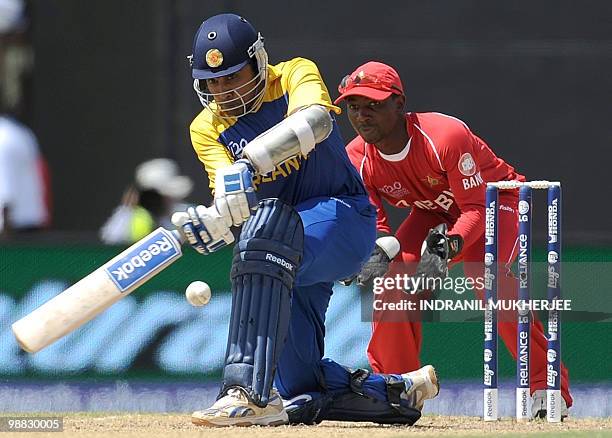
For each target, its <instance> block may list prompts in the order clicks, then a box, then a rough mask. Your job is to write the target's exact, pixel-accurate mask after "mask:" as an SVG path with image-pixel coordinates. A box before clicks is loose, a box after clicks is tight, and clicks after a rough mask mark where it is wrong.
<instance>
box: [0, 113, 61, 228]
mask: <svg viewBox="0 0 612 438" xmlns="http://www.w3.org/2000/svg"><path fill="white" fill-rule="evenodd" d="M46 175H48V174H47V172H46V165H45V163H44V160H43V158H42V156H41V155H40V152H39V150H38V142H37V141H36V137H35V136H34V134H33V133H32V131H30V130H29V129H28V128H27V127H26V126H24V125H22V124H21V123H19V122H18V121H17V120H16V119H14V118H12V117H10V116H8V115H0V235H3V236H6V235H8V234H10V233H11V232H23V231H30V230H36V229H40V228H43V227H45V226H46V225H48V221H49V208H48V205H47V202H46V200H45V199H48V196H46V194H47V193H48V190H47V189H48V178H47V177H46Z"/></svg>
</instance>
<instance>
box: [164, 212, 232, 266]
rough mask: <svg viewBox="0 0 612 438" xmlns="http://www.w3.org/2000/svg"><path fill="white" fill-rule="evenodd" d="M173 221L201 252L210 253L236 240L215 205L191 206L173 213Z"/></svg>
mask: <svg viewBox="0 0 612 438" xmlns="http://www.w3.org/2000/svg"><path fill="white" fill-rule="evenodd" d="M172 223H173V224H174V226H175V227H176V228H177V229H178V230H179V232H180V233H181V234H182V235H183V236H184V237H185V240H186V241H187V242H188V243H189V244H190V245H191V246H192V248H193V249H195V250H196V251H197V252H199V253H200V254H210V253H211V252H215V251H218V250H219V249H221V248H223V247H224V246H227V245H229V244H231V243H233V242H234V240H235V239H234V235H233V234H232V232H231V230H230V227H229V226H228V225H227V223H226V221H225V219H224V218H223V217H222V216H221V215H220V214H219V212H218V211H217V209H216V208H215V207H214V206H213V207H204V206H203V205H198V206H197V207H189V208H187V211H186V212H177V213H174V214H173V215H172Z"/></svg>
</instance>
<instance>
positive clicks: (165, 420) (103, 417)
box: [0, 413, 612, 438]
mask: <svg viewBox="0 0 612 438" xmlns="http://www.w3.org/2000/svg"><path fill="white" fill-rule="evenodd" d="M25 435H26V434H24V433H1V434H0V438H5V437H7V438H8V437H10V436H15V437H19V438H23V437H24V436H25ZM28 435H29V434H28ZM34 436H36V437H42V436H50V437H54V438H59V437H62V438H63V437H72V436H78V437H83V438H85V437H92V438H94V437H95V438H98V437H99V438H102V437H107V436H122V437H134V438H151V437H152V436H164V437H166V436H168V437H172V436H176V437H179V436H180V437H206V438H238V437H240V438H259V437H261V438H263V437H266V438H267V437H273V438H275V437H292V438H297V437H300V438H301V437H305V438H319V437H321V438H343V437H350V438H380V437H411V436H419V437H420V436H424V437H431V436H436V437H437V436H441V437H445V436H453V437H455V438H457V437H463V436H465V437H495V436H504V437H523V436H526V437H534V436H538V437H539V436H542V437H557V436H561V437H572V436H578V437H585V438H586V437H588V438H596V437H612V418H603V419H602V418H591V419H575V418H574V419H568V420H566V421H565V422H563V423H561V424H548V423H546V422H545V421H534V422H529V423H517V422H515V421H513V420H511V419H504V420H501V421H498V422H495V423H483V421H482V420H480V419H478V418H475V417H443V416H424V417H423V418H421V419H420V420H419V421H418V423H417V424H416V425H415V426H413V427H399V426H379V425H375V424H371V423H361V424H357V423H344V422H323V423H321V424H320V425H318V426H282V427H250V428H241V427H231V428H206V427H199V426H194V425H192V424H191V423H190V418H189V415H186V414H185V415H183V414H181V415H177V414H167V415H164V414H137V415H133V414H125V413H118V414H109V413H98V414H95V413H83V414H67V415H66V416H65V417H64V432H63V433H36V434H35V435H34Z"/></svg>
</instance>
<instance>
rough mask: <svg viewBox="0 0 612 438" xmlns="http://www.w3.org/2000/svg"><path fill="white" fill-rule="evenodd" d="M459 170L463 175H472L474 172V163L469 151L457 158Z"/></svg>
mask: <svg viewBox="0 0 612 438" xmlns="http://www.w3.org/2000/svg"><path fill="white" fill-rule="evenodd" d="M459 172H461V174H463V175H465V176H472V175H474V173H476V163H475V162H474V159H473V158H472V155H470V153H469V152H466V153H465V154H463V155H461V158H459Z"/></svg>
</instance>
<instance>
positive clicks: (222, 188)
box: [215, 160, 257, 227]
mask: <svg viewBox="0 0 612 438" xmlns="http://www.w3.org/2000/svg"><path fill="white" fill-rule="evenodd" d="M253 173H254V170H253V166H251V164H250V163H249V162H248V161H247V160H238V161H236V162H235V163H234V164H232V165H231V166H229V167H225V168H222V169H219V170H218V171H217V176H216V178H215V207H216V208H217V211H218V212H219V214H220V215H221V217H223V218H224V219H225V221H226V223H227V225H228V227H229V226H232V225H234V226H236V227H239V226H240V225H242V223H243V222H244V221H246V220H247V219H248V218H249V217H250V216H251V213H252V212H254V211H255V210H256V209H257V196H256V195H255V187H254V186H253Z"/></svg>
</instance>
